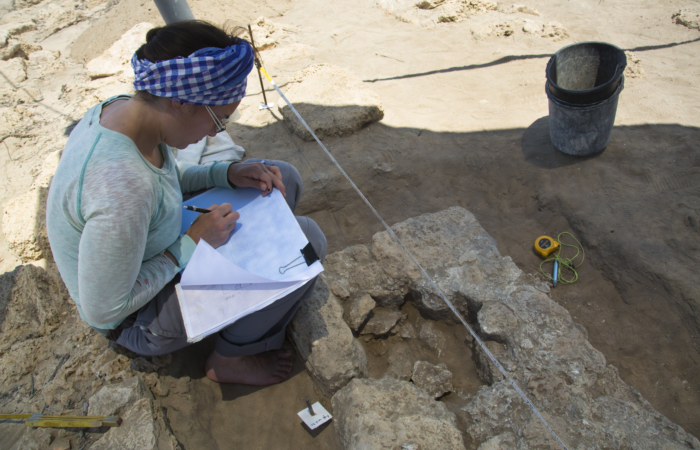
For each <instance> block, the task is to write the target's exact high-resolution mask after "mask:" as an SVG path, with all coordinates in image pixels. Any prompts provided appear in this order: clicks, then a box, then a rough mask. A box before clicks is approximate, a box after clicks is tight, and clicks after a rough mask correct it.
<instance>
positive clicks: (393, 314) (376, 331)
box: [360, 307, 401, 337]
mask: <svg viewBox="0 0 700 450" xmlns="http://www.w3.org/2000/svg"><path fill="white" fill-rule="evenodd" d="M372 312H373V313H374V315H373V316H372V317H371V318H370V319H369V321H368V322H367V324H366V325H365V326H364V328H363V329H362V331H361V332H360V334H363V335H372V336H376V337H380V336H385V335H386V334H388V333H389V332H390V331H391V330H392V329H393V328H394V327H395V326H396V324H397V323H399V320H401V311H392V310H390V309H385V308H382V307H377V308H374V310H373V311H372Z"/></svg>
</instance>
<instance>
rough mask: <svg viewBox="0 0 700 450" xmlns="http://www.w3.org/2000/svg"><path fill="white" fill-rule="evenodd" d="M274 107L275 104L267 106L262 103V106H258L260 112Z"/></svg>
mask: <svg viewBox="0 0 700 450" xmlns="http://www.w3.org/2000/svg"><path fill="white" fill-rule="evenodd" d="M273 106H275V104H274V103H268V104H267V105H266V104H265V103H261V104H260V106H258V110H261V109H271V108H272V107H273Z"/></svg>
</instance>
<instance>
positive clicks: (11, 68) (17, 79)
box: [0, 58, 27, 86]
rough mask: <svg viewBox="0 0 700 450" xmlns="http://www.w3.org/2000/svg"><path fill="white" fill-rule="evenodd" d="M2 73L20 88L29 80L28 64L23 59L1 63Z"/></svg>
mask: <svg viewBox="0 0 700 450" xmlns="http://www.w3.org/2000/svg"><path fill="white" fill-rule="evenodd" d="M0 72H2V74H3V75H4V76H5V77H6V78H7V80H8V81H9V82H10V83H12V84H13V85H14V86H19V84H20V83H21V82H23V81H24V80H26V79H27V63H26V62H24V59H22V58H12V59H10V60H8V61H0Z"/></svg>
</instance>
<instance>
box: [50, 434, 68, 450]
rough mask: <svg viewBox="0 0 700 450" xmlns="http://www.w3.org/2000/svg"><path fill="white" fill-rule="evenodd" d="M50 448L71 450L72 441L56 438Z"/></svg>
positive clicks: (51, 449) (53, 449)
mask: <svg viewBox="0 0 700 450" xmlns="http://www.w3.org/2000/svg"><path fill="white" fill-rule="evenodd" d="M50 450H70V441H69V440H68V439H66V438H62V437H59V438H56V439H54V441H53V442H52V443H51V447H50Z"/></svg>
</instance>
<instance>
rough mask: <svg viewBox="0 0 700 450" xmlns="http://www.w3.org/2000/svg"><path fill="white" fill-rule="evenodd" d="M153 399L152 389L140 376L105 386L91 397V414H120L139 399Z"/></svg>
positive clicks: (89, 409)
mask: <svg viewBox="0 0 700 450" xmlns="http://www.w3.org/2000/svg"><path fill="white" fill-rule="evenodd" d="M142 398H146V399H151V398H153V396H152V395H151V391H149V390H148V388H147V387H146V385H145V384H143V382H142V381H141V380H140V379H139V378H138V377H131V378H129V379H128V380H125V381H123V382H121V383H117V384H112V385H108V386H104V387H103V388H102V389H100V390H99V391H98V392H97V393H96V394H95V395H93V396H92V397H90V401H89V402H88V403H89V405H90V406H89V408H88V415H89V416H118V415H120V414H122V413H123V412H124V411H125V410H126V409H128V408H129V407H130V406H131V405H132V404H134V403H135V402H136V401H137V400H140V399H142Z"/></svg>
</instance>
